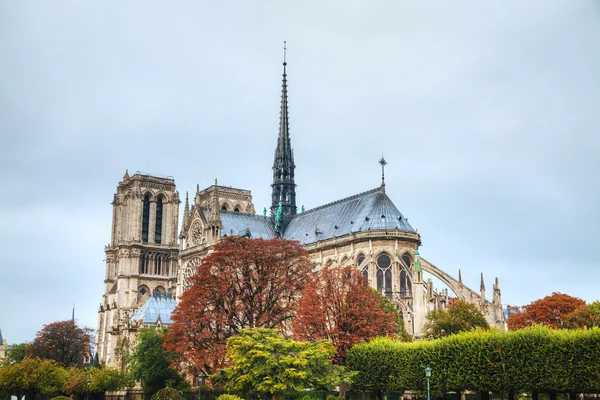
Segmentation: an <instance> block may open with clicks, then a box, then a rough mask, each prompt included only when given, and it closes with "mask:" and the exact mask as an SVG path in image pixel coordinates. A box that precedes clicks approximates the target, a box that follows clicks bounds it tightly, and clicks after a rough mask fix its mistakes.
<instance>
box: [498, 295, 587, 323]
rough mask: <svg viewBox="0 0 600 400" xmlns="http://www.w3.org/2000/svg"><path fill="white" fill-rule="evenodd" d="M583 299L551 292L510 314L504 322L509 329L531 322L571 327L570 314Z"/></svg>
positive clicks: (583, 302)
mask: <svg viewBox="0 0 600 400" xmlns="http://www.w3.org/2000/svg"><path fill="white" fill-rule="evenodd" d="M581 306H585V301H583V300H581V299H578V298H577V297H573V296H569V295H568V294H563V293H556V292H554V293H552V294H551V295H550V296H546V297H544V298H543V299H539V300H536V301H534V302H532V303H530V304H527V305H526V306H523V307H522V309H521V310H520V311H519V312H517V313H515V314H512V315H511V316H510V317H509V318H508V321H506V324H507V325H508V329H509V330H515V329H521V328H525V327H526V326H531V325H533V324H541V325H545V326H547V327H550V328H556V329H563V328H571V327H573V326H571V325H570V320H571V319H572V314H573V312H574V311H575V310H577V309H578V308H579V307H581Z"/></svg>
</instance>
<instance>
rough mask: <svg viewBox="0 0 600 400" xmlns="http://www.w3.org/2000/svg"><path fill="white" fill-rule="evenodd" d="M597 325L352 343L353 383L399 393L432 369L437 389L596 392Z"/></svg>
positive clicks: (599, 364) (419, 386)
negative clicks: (582, 327) (355, 372)
mask: <svg viewBox="0 0 600 400" xmlns="http://www.w3.org/2000/svg"><path fill="white" fill-rule="evenodd" d="M599 354H600V328H592V329H588V330H553V329H548V328H546V327H542V326H534V327H529V328H526V329H522V330H518V331H509V332H500V331H487V332H486V331H474V332H466V333H461V334H457V335H453V336H449V337H446V338H443V339H439V340H431V341H421V342H413V343H402V342H400V341H398V340H393V339H390V338H378V339H375V340H373V341H371V342H369V343H364V344H359V345H357V346H354V347H353V348H352V349H351V350H350V351H349V353H348V366H349V367H350V368H351V369H353V370H355V371H357V372H358V373H357V375H356V377H355V378H354V381H355V387H357V388H359V389H360V388H366V387H369V388H371V389H374V390H384V391H394V392H402V391H405V390H423V389H424V388H425V382H426V380H425V376H424V368H425V366H426V365H430V366H431V368H432V371H433V372H432V376H431V385H432V390H434V391H435V392H438V393H441V392H448V391H455V390H461V391H462V390H474V391H480V390H484V391H487V390H489V391H508V390H512V391H514V392H515V393H518V392H523V391H532V390H537V391H539V392H549V391H558V392H577V393H581V392H583V393H593V392H594V393H595V392H597V391H598V390H599V389H600V357H599V356H598V355H599Z"/></svg>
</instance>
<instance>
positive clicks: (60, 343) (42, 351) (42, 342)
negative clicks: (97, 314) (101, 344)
mask: <svg viewBox="0 0 600 400" xmlns="http://www.w3.org/2000/svg"><path fill="white" fill-rule="evenodd" d="M91 332H92V330H91V329H90V328H80V327H79V326H77V324H75V322H74V321H71V320H67V321H58V322H53V323H51V324H48V325H44V327H43V328H42V330H40V331H39V332H38V333H37V334H36V337H35V339H34V340H33V342H31V344H29V346H27V355H28V356H29V357H32V358H33V357H39V358H42V359H49V360H55V361H57V362H59V363H60V364H62V365H64V366H66V367H71V366H81V365H83V361H84V358H85V356H86V355H87V354H89V345H90V333H91Z"/></svg>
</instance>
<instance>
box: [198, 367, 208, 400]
mask: <svg viewBox="0 0 600 400" xmlns="http://www.w3.org/2000/svg"><path fill="white" fill-rule="evenodd" d="M205 376H206V375H204V372H200V373H199V374H198V400H201V399H202V388H201V386H202V383H203V382H204V377H205Z"/></svg>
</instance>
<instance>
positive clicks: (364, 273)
mask: <svg viewBox="0 0 600 400" xmlns="http://www.w3.org/2000/svg"><path fill="white" fill-rule="evenodd" d="M364 262H365V255H364V254H360V255H359V256H358V258H357V259H356V265H357V266H358V268H360V269H361V273H362V276H363V277H364V278H365V279H366V280H367V282H368V281H369V265H368V264H365V265H363V264H364Z"/></svg>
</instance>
